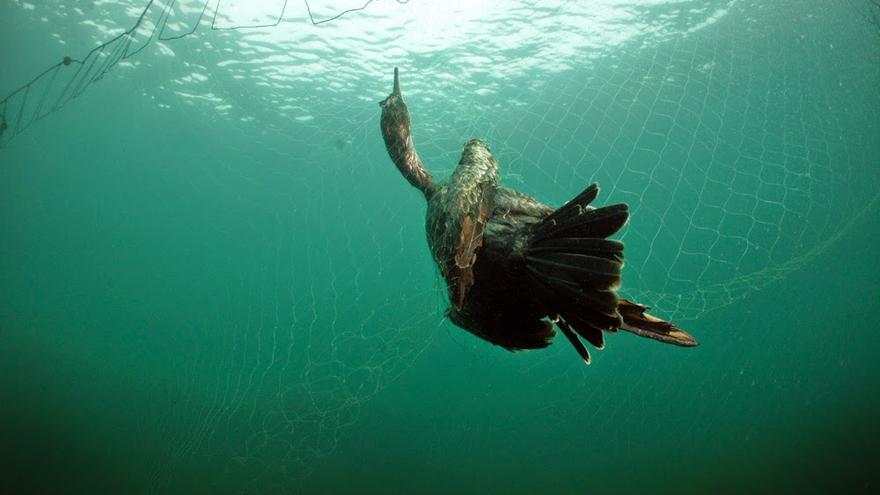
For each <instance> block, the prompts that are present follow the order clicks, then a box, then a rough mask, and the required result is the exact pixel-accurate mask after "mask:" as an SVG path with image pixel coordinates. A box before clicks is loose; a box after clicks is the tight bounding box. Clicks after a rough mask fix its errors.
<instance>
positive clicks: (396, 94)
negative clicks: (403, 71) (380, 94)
mask: <svg viewBox="0 0 880 495" xmlns="http://www.w3.org/2000/svg"><path fill="white" fill-rule="evenodd" d="M397 102H400V103H403V95H401V94H400V73H399V71H398V70H397V67H395V68H394V87H392V88H391V94H390V95H388V97H387V98H385V99H384V100H382V101H380V102H379V106H381V107H382V108H389V107H391V106H393V105H394V104H396V103H397Z"/></svg>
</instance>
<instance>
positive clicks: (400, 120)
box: [380, 69, 437, 199]
mask: <svg viewBox="0 0 880 495" xmlns="http://www.w3.org/2000/svg"><path fill="white" fill-rule="evenodd" d="M380 105H381V106H382V121H381V127H382V137H383V138H384V139H385V149H387V150H388V156H390V157H391V161H393V162H394V165H395V166H396V167H397V170H400V173H401V174H402V175H403V177H404V178H405V179H406V180H407V181H409V183H410V184H412V186H413V187H415V188H416V189H418V190H420V191H422V194H424V195H425V199H430V198H431V196H432V195H433V194H434V191H435V190H436V188H437V185H436V183H435V182H434V178H433V177H432V176H431V174H430V173H429V172H428V171H427V170H426V169H425V166H424V165H423V164H422V160H421V159H420V158H419V154H418V153H416V147H415V145H414V144H413V140H412V133H411V128H410V126H411V123H410V118H409V109H408V108H407V107H406V103H404V102H403V96H401V94H400V83H399V79H398V77H397V69H395V70H394V91H393V92H392V93H391V95H389V96H388V98H385V100H383V101H382V102H381V103H380Z"/></svg>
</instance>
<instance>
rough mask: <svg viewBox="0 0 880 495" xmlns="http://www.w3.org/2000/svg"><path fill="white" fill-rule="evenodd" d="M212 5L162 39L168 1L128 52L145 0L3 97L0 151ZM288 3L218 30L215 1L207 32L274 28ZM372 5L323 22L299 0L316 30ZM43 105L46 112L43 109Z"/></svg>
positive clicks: (196, 25)
mask: <svg viewBox="0 0 880 495" xmlns="http://www.w3.org/2000/svg"><path fill="white" fill-rule="evenodd" d="M212 1H213V0H205V4H204V6H203V7H202V11H201V13H200V14H199V17H198V19H196V21H195V23H194V24H193V28H192V29H191V30H189V31H187V32H185V33H181V34H176V35H169V36H166V35H165V29H166V27H167V25H168V19H169V18H170V17H171V15H172V11H173V9H174V6H175V5H176V4H177V0H171V1H170V2H168V3H167V4H166V5H165V6H164V7H163V8H162V11H161V12H159V17H158V19H157V21H156V25H155V26H154V27H153V30H152V32H150V33H149V34H148V35H147V33H142V34H144V35H145V40H144V41H143V43H142V44H139V45H135V48H134V49H133V50H132V43H133V42H135V39H136V38H137V37H138V33H137V30H138V29H139V28H140V27H141V25H142V24H143V23H144V19H146V17H147V14H148V12H149V11H150V8H151V7H153V4H154V3H155V0H149V2H147V5H146V7H144V10H143V11H142V12H141V14H140V16H138V19H137V21H135V23H134V25H133V26H132V27H131V28H129V29H128V30H127V31H125V32H123V33H122V34H119V35H118V36H116V37H114V38H112V39H110V40H109V41H106V42H104V43H102V44H100V45H98V46H96V47H94V48H92V49H91V51H89V52H88V53H87V54H86V56H85V58H83V59H82V60H80V59H77V58H73V57H71V56H69V55H66V56H64V58H63V59H62V60H61V61H60V62H57V63H55V64H53V65H52V66H50V67H49V68H47V69H46V70H44V71H43V72H41V73H39V74H37V75H36V76H35V77H34V78H32V79H31V80H30V81H28V82H26V83H25V84H22V85H21V86H19V87H18V88H16V89H15V90H13V91H12V92H11V93H9V94H8V95H6V97H4V98H3V99H2V100H0V147H3V146H4V145H5V144H6V143H7V142H9V140H10V139H12V138H13V137H15V136H17V135H18V134H19V133H21V132H23V131H24V130H25V129H27V128H28V127H29V126H30V125H31V124H32V123H33V122H35V121H37V120H40V119H42V118H44V117H46V116H47V115H49V114H52V113H54V112H56V111H58V110H60V109H61V108H62V107H63V106H64V105H66V104H67V103H68V102H69V101H70V100H72V99H75V98H78V97H79V96H80V95H82V94H83V93H84V92H85V90H86V89H87V88H88V87H89V86H91V85H92V84H93V83H95V82H97V81H99V80H101V79H102V78H103V77H104V75H105V74H107V73H108V72H110V71H111V70H112V69H113V68H114V67H115V66H116V65H117V64H118V63H119V62H120V61H122V60H125V59H127V58H129V57H132V56H134V55H137V54H138V53H140V52H141V51H142V50H143V49H144V48H146V47H147V46H148V45H150V43H151V42H152V41H153V40H154V39H155V40H158V41H169V40H178V39H181V38H185V37H187V36H190V35H192V34H193V33H195V32H196V30H197V29H198V28H199V26H200V25H201V24H202V21H203V20H204V19H205V18H206V16H207V15H208V6H209V5H210V4H211V3H212ZM288 1H289V0H285V1H284V4H283V5H282V6H281V11H280V12H279V13H278V15H277V17H275V18H274V20H273V21H272V22H268V23H265V24H256V25H247V26H218V25H217V16H218V14H219V13H220V5H221V3H222V0H217V1H216V4H215V6H214V14H213V15H212V16H211V30H212V31H237V30H243V29H256V28H267V27H275V26H278V25H279V24H281V22H282V21H283V20H284V14H285V12H286V11H287V4H288ZM374 1H375V0H366V1H365V3H364V4H363V5H362V6H360V7H356V8H352V9H348V10H344V11H342V12H339V13H337V14H335V15H333V16H331V17H327V18H324V19H316V18H315V16H314V14H313V13H312V8H311V6H310V5H309V2H308V0H303V3H304V4H305V7H306V12H307V13H308V16H309V21H310V22H311V24H312V25H313V26H318V25H321V24H325V23H328V22H331V21H335V20H337V19H339V18H340V17H342V16H344V15H347V14H350V13H353V12H359V11H362V10H365V9H366V8H367V7H368V6H369V5H370V4H371V3H373V2H374ZM395 1H396V2H397V3H399V4H406V3H409V0H395ZM71 65H75V66H76V67H77V69H76V72H74V73H73V75H72V76H71V77H70V79H68V80H67V82H66V83H65V84H64V87H63V89H62V90H61V92H60V93H58V95H57V99H56V100H55V101H54V102H52V101H49V100H50V98H49V93H50V92H52V88H53V87H54V86H55V81H56V79H57V78H58V75H59V73H61V72H62V71H64V70H65V68H66V67H68V66H71ZM50 74H51V75H50ZM47 75H49V77H50V79H49V82H48V83H47V85H46V88H45V89H44V92H43V94H42V95H36V97H37V99H38V103H37V104H36V106H35V107H34V110H33V112H32V113H30V116H29V117H27V122H24V121H23V117H26V116H25V114H24V110H25V107H26V106H27V103H28V100H29V99H30V100H33V99H34V96H35V95H32V94H31V89H32V88H33V87H34V86H35V85H36V84H37V83H38V82H40V81H41V80H42V79H43V78H44V77H46V76H47ZM19 95H21V97H20V102H19V101H14V99H15V98H16V97H18V96H19ZM13 103H15V104H18V108H17V111H15V110H13V108H15V105H14V104H13ZM47 103H48V109H46V108H47ZM10 112H14V113H15V115H16V116H15V117H14V118H15V120H14V122H12V123H10V121H9V120H8V117H7V115H11V113H10ZM7 132H8V135H7Z"/></svg>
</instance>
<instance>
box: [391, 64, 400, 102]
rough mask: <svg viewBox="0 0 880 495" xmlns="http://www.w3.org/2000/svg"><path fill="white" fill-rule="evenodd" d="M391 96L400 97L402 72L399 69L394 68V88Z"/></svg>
mask: <svg viewBox="0 0 880 495" xmlns="http://www.w3.org/2000/svg"><path fill="white" fill-rule="evenodd" d="M391 94H392V95H393V96H397V97H400V72H399V71H398V70H397V67H395V68H394V88H392V89H391Z"/></svg>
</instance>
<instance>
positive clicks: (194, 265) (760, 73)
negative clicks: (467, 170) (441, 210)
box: [0, 0, 880, 494]
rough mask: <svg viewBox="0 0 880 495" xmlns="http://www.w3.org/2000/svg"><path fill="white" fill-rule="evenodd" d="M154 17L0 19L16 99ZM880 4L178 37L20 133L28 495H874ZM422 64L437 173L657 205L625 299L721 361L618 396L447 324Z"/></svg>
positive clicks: (293, 19)
mask: <svg viewBox="0 0 880 495" xmlns="http://www.w3.org/2000/svg"><path fill="white" fill-rule="evenodd" d="M282 4H283V2H271V1H269V2H251V3H247V2H244V3H242V2H238V3H234V2H230V3H229V4H224V5H226V7H221V10H223V12H222V13H221V15H220V16H218V21H216V22H215V27H222V26H241V25H245V24H248V23H249V22H251V21H253V20H254V19H256V20H258V21H259V20H261V19H262V20H265V18H264V17H262V16H264V14H267V13H269V14H273V15H277V13H278V12H280V6H281V5H282ZM157 5H159V4H157ZM175 5H176V6H175V9H178V10H172V11H170V12H171V15H170V18H171V20H170V21H169V23H168V26H169V28H168V29H169V31H168V33H172V32H179V31H181V30H184V28H185V27H186V26H187V25H192V22H194V20H195V19H196V18H197V15H198V12H199V11H200V10H199V9H201V7H202V6H203V4H200V3H199V2H180V3H178V4H175ZM353 6H359V5H355V4H352V5H348V4H346V3H345V2H339V3H337V4H330V3H323V4H318V3H317V2H315V4H314V5H311V7H312V9H313V11H314V13H315V14H316V15H317V16H318V18H319V19H320V18H326V17H328V16H330V15H332V14H333V13H338V12H340V11H342V10H345V9H346V8H351V7H353ZM143 7H144V2H140V1H138V2H135V1H131V2H105V3H102V4H100V5H96V4H94V3H92V2H64V3H63V4H57V3H54V2H49V3H48V4H39V5H36V4H28V3H26V2H22V1H19V0H13V1H11V2H8V3H7V4H5V5H3V6H0V46H2V47H3V49H2V51H0V53H2V54H3V55H2V59H0V60H2V62H0V66H2V67H3V69H2V70H0V96H2V95H6V94H9V93H11V92H12V91H13V90H14V89H15V88H16V87H18V86H19V85H20V84H23V83H25V82H27V81H28V80H30V79H31V78H32V77H33V76H34V75H36V74H38V73H40V72H41V71H43V70H44V69H45V68H46V67H47V66H49V65H51V64H53V63H56V62H57V61H58V60H59V59H60V57H62V56H63V55H66V54H69V55H72V56H75V57H84V56H85V54H86V53H88V51H89V50H90V49H91V48H92V47H94V46H96V45H97V44H99V43H101V42H104V41H107V40H108V39H110V38H112V37H113V36H115V35H116V34H119V33H120V32H122V31H123V30H124V29H127V28H128V27H130V26H131V25H133V22H134V20H135V19H136V18H137V16H138V15H139V14H140V13H141V11H142V10H143ZM213 8H214V6H213V5H211V6H209V11H210V10H211V9H213ZM871 8H872V7H871V4H870V2H867V1H865V2H863V1H860V0H851V1H832V2H827V1H821V2H819V1H779V2H772V3H767V2H750V1H744V0H740V1H731V2H718V1H707V2H700V1H678V2H632V3H626V2H613V1H605V2H595V3H592V2H584V3H583V4H577V5H571V4H569V3H559V4H558V5H555V4H549V3H548V4H546V5H541V6H535V5H531V4H527V3H521V4H520V3H515V2H509V3H508V2H504V3H500V2H495V3H492V2H488V3H465V2H452V3H449V2H446V3H431V2H427V1H422V2H420V1H419V0H413V1H412V2H410V3H409V4H400V3H398V2H391V1H388V2H383V1H378V2H374V3H373V4H371V5H369V6H368V8H367V9H366V10H364V11H360V12H352V13H350V14H347V15H346V16H344V17H342V18H340V19H337V20H335V21H333V22H328V23H325V24H320V25H319V26H313V25H311V24H310V23H308V21H307V20H306V19H307V17H306V12H305V6H304V5H303V4H300V3H299V2H292V3H291V4H290V5H289V6H288V10H286V11H285V22H283V23H281V24H280V25H278V26H275V27H272V28H267V29H250V30H241V29H239V30H211V29H210V26H209V25H208V24H210V23H208V24H204V23H203V24H202V25H201V26H200V29H199V30H197V31H196V33H195V34H193V35H190V36H187V37H184V38H182V39H179V40H167V41H158V40H156V39H155V38H154V39H153V40H152V42H150V43H147V44H146V48H145V49H144V50H143V51H141V52H140V53H138V54H136V55H133V56H131V57H130V58H128V59H126V60H124V61H122V62H120V63H119V64H118V65H117V66H115V67H114V68H113V69H112V70H110V71H108V73H107V75H106V76H105V77H104V78H103V79H102V80H100V81H97V82H95V83H93V84H91V85H88V86H87V88H86V89H85V90H84V91H83V92H82V95H81V96H80V97H79V98H76V99H74V100H72V101H70V102H68V103H67V104H66V105H64V106H63V108H60V109H59V110H58V111H54V112H50V113H48V114H47V116H46V117H45V118H42V119H40V120H38V121H35V122H32V123H31V124H30V126H29V127H27V129H24V130H22V131H21V132H18V133H16V135H14V136H12V132H11V131H9V132H8V133H6V134H5V135H4V136H3V137H2V138H0V144H2V145H3V148H2V149H0V232H2V236H0V466H2V467H0V492H3V493H13V494H15V493H39V494H44V493H114V494H121V493H586V492H595V493H609V492H610V493H624V492H633V493H709V492H711V493H715V492H720V493H779V492H797V493H860V492H861V493H868V492H872V491H875V490H876V489H877V486H878V480H877V475H876V466H877V462H878V449H877V445H876V439H877V438H880V432H878V426H877V421H876V418H877V417H878V415H880V394H878V389H880V387H878V378H877V376H878V371H880V370H878V366H877V359H876V356H877V353H878V351H880V333H878V329H880V318H878V316H877V314H878V310H880V302H878V301H880V299H878V297H877V287H878V285H877V280H878V277H880V266H878V264H877V263H876V262H875V261H874V257H875V252H876V247H877V246H878V243H880V229H878V226H880V224H878V221H877V212H878V206H877V204H876V198H877V197H878V196H877V194H878V193H877V184H878V179H880V93H878V91H877V88H878V87H880V28H878V26H877V25H876V24H872V23H871V22H870V20H871V17H870V13H871V12H872V11H871V10H870V9H871ZM224 9H228V10H224ZM875 11H876V10H875ZM158 12H161V10H155V8H154V10H148V14H149V15H148V17H149V18H153V19H155V18H156V17H155V14H156V13H158ZM233 13H234V14H235V15H233ZM187 22H189V23H190V24H187ZM224 23H225V24H224ZM175 29H176V30H177V31H174V30H175ZM135 34H137V33H135ZM166 34H167V33H166ZM139 39H141V40H145V39H149V38H143V37H141V38H139ZM395 65H398V66H400V67H401V73H402V78H403V90H404V95H405V97H406V98H407V101H408V103H409V106H410V109H411V111H412V114H413V120H414V133H415V139H416V143H417V145H418V147H419V150H420V152H421V154H422V156H423V158H424V159H425V162H426V164H427V165H428V166H429V168H431V170H432V171H433V172H434V173H435V175H439V176H444V175H446V174H448V173H449V172H451V170H452V168H453V167H454V165H455V163H456V162H457V159H458V153H459V151H460V147H461V145H462V143H464V141H465V140H467V139H468V138H471V137H478V138H483V139H486V140H487V141H488V142H489V143H490V145H491V146H492V148H493V150H494V152H495V153H496V155H497V157H498V158H499V161H500V163H501V167H502V177H503V180H504V182H505V183H506V184H507V185H509V186H511V187H515V188H517V189H521V190H524V191H526V192H528V193H530V194H533V195H535V196H536V197H538V198H540V199H542V200H544V201H547V202H548V203H551V204H561V203H562V202H564V201H566V200H568V199H570V198H571V197H573V196H574V195H575V194H576V193H578V192H579V191H581V190H582V189H583V187H584V186H585V185H586V184H588V183H589V182H590V181H598V182H599V183H600V184H601V185H602V191H603V192H602V194H601V195H600V198H599V201H601V202H618V201H624V202H627V203H629V204H630V207H631V211H632V217H631V220H630V223H629V224H628V226H627V227H626V228H625V230H624V232H623V234H622V237H621V238H622V239H623V240H624V241H625V242H626V246H627V247H626V252H627V266H626V268H625V272H624V277H625V278H624V292H625V293H626V294H627V295H628V296H630V297H633V298H637V299H638V300H640V301H641V302H644V303H646V304H649V305H653V306H655V307H656V309H657V312H658V313H659V314H661V315H663V316H666V317H671V318H674V319H675V320H676V321H677V322H679V323H680V325H681V326H682V327H684V328H686V329H687V330H688V331H690V332H691V333H692V334H693V335H694V336H695V337H696V338H697V339H698V340H699V341H700V347H698V348H696V349H680V348H674V347H667V346H663V345H660V344H658V343H656V342H651V341H645V340H642V339H639V338H637V337H635V336H633V335H629V334H626V335H624V334H620V335H611V336H609V337H608V339H607V348H606V350H604V351H601V352H598V351H597V352H594V353H593V354H594V362H593V364H592V365H591V366H589V367H585V366H583V365H582V364H581V363H580V360H579V359H578V358H577V356H576V354H575V353H574V351H573V350H572V349H570V348H569V346H568V344H567V343H566V342H564V340H563V341H557V342H556V343H555V344H554V345H553V346H551V347H550V348H549V349H547V350H543V351H540V352H537V351H536V352H529V353H518V354H510V353H507V352H505V351H503V350H501V349H499V348H495V347H492V346H491V345H489V344H487V343H485V342H482V341H478V340H476V339H475V338H474V337H472V336H470V335H469V334H467V333H465V332H463V331H461V330H459V329H457V328H456V327H454V326H452V325H451V324H450V323H448V322H447V321H445V320H444V318H443V310H444V308H445V305H446V302H445V300H444V297H445V296H444V294H443V290H442V286H441V285H440V284H441V282H440V279H439V276H438V274H437V272H436V270H435V268H434V267H433V266H432V261H431V258H430V255H429V253H428V250H427V246H426V242H425V238H424V227H423V221H424V211H425V207H424V204H423V200H422V199H421V197H420V195H419V194H418V193H417V192H416V191H415V190H412V189H411V188H410V187H409V186H408V185H407V184H406V183H405V181H403V180H402V179H401V177H400V176H399V174H398V173H397V171H396V170H395V169H394V168H393V166H392V165H391V163H390V161H389V160H388V158H387V155H386V153H385V150H384V147H383V145H382V141H381V137H380V135H379V131H378V117H379V108H378V105H377V104H376V103H377V102H378V101H379V100H380V99H381V98H383V97H384V96H385V95H386V94H387V93H388V91H389V89H390V84H391V69H392V67H393V66H395ZM75 67H76V66H75V64H74V66H72V67H71V69H75ZM64 77H68V76H67V73H61V75H60V76H59V79H58V80H57V81H55V82H51V81H47V80H46V79H45V78H44V79H43V80H41V81H39V83H38V84H35V85H34V87H33V88H32V96H31V98H33V95H40V96H42V95H45V94H48V95H49V96H47V97H46V98H47V101H52V98H53V96H52V95H54V94H55V93H53V92H52V91H53V89H55V90H57V88H58V86H57V85H58V84H61V82H59V81H63V80H64V79H63V78H64ZM17 98H18V99H15V98H13V99H11V100H8V101H7V102H6V106H5V107H2V109H3V110H5V115H6V116H7V117H6V118H7V120H8V121H10V123H12V124H17V123H18V122H19V121H21V122H28V115H30V113H29V112H30V108H31V107H28V106H27V105H26V106H25V109H26V110H25V111H22V112H21V114H18V113H17V112H18V111H19V107H20V105H21V101H22V100H21V99H20V98H21V94H19V96H18V97H17ZM30 101H31V102H33V101H34V100H33V99H31V100H30ZM10 136H11V137H10Z"/></svg>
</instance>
